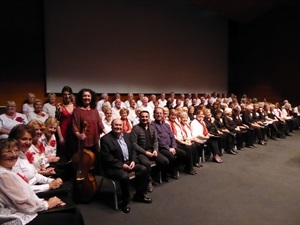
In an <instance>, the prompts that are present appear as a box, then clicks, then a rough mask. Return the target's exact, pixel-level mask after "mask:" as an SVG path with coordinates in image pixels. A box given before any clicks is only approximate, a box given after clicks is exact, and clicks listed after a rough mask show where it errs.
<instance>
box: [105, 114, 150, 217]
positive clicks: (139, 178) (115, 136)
mask: <svg viewBox="0 0 300 225" xmlns="http://www.w3.org/2000/svg"><path fill="white" fill-rule="evenodd" d="M122 128H123V121H122V120H121V119H115V120H113V121H112V131H110V132H109V133H108V134H106V135H104V136H103V137H102V138H101V157H102V162H103V169H104V172H105V173H106V175H107V176H108V177H110V178H112V179H115V180H117V181H119V182H120V187H121V191H122V199H123V202H122V205H121V209H122V211H123V212H124V213H129V212H130V206H129V199H130V190H129V185H130V183H129V177H128V172H131V171H134V172H135V189H136V193H135V195H134V197H133V201H137V202H143V203H151V202H152V199H151V198H147V197H145V195H144V193H145V192H146V191H147V183H148V180H149V178H148V175H147V169H146V167H145V166H143V165H141V164H137V163H136V162H137V158H136V151H134V150H133V145H132V142H131V140H130V134H128V133H123V132H122Z"/></svg>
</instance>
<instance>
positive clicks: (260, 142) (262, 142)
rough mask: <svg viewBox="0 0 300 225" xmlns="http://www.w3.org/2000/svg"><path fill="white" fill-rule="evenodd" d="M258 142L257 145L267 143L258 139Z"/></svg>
mask: <svg viewBox="0 0 300 225" xmlns="http://www.w3.org/2000/svg"><path fill="white" fill-rule="evenodd" d="M258 144H259V145H266V144H267V143H266V142H264V141H259V142H258Z"/></svg>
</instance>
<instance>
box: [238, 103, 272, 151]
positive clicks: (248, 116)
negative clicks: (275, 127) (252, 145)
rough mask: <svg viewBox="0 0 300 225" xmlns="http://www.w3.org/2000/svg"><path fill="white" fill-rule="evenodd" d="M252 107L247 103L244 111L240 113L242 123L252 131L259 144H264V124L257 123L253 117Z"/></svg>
mask: <svg viewBox="0 0 300 225" xmlns="http://www.w3.org/2000/svg"><path fill="white" fill-rule="evenodd" d="M253 109H254V107H253V106H252V105H247V106H246V108H245V112H244V113H243V114H242V120H243V123H244V124H246V125H247V126H248V127H249V128H251V129H252V130H253V131H254V134H255V138H254V139H257V141H258V144H260V145H266V144H267V143H266V142H265V140H264V136H263V132H262V130H263V129H264V126H261V125H260V124H258V123H257V122H256V121H255V119H254V118H253V116H252V115H253Z"/></svg>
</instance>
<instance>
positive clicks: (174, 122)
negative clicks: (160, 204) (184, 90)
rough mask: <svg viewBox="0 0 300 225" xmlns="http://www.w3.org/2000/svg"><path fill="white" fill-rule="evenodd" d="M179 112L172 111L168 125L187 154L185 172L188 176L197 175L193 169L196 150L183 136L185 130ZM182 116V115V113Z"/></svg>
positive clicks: (179, 145)
mask: <svg viewBox="0 0 300 225" xmlns="http://www.w3.org/2000/svg"><path fill="white" fill-rule="evenodd" d="M177 113H178V112H177V111H176V110H175V109H171V110H170V114H169V120H168V123H169V124H170V127H171V130H172V132H173V134H174V137H175V139H176V143H177V147H178V148H180V149H182V150H184V151H185V152H186V153H187V157H186V162H184V164H185V172H186V173H187V174H191V175H195V174H196V171H195V170H194V168H193V161H194V160H193V155H194V153H193V152H194V151H196V149H195V148H194V146H192V145H191V144H192V143H191V142H189V141H187V140H186V137H184V135H183V134H182V132H183V130H182V127H181V124H180V122H179V121H178V119H177ZM180 114H181V113H180Z"/></svg>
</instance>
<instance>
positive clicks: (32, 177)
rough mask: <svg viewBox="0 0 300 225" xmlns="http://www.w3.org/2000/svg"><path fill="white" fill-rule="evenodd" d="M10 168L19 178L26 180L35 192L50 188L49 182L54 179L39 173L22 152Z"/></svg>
mask: <svg viewBox="0 0 300 225" xmlns="http://www.w3.org/2000/svg"><path fill="white" fill-rule="evenodd" d="M12 170H13V171H14V172H16V173H17V174H18V175H19V176H20V177H21V178H22V177H23V179H24V180H25V181H26V182H28V184H29V185H30V186H31V188H32V190H33V191H34V192H35V193H38V192H42V191H48V190H49V188H50V185H49V184H50V183H51V182H52V181H53V180H54V179H52V178H49V177H46V176H43V175H42V174H39V173H38V172H37V170H36V169H35V167H34V166H33V164H31V163H29V161H28V159H27V157H26V155H25V154H24V153H23V152H20V153H19V157H18V161H17V162H16V164H15V165H14V166H13V169H12ZM24 177H25V178H24Z"/></svg>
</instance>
